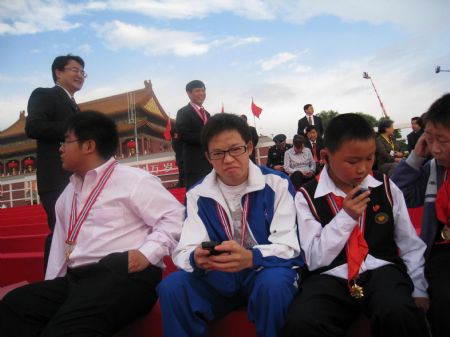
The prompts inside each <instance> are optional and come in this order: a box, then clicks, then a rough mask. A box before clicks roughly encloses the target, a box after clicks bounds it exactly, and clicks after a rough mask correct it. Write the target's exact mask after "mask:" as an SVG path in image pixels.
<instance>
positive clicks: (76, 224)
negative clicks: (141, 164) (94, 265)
mask: <svg viewBox="0 0 450 337" xmlns="http://www.w3.org/2000/svg"><path fill="white" fill-rule="evenodd" d="M117 164H118V163H117V161H113V162H112V163H111V164H110V165H109V166H108V167H107V168H106V170H105V172H104V173H103V175H102V176H101V177H100V179H99V181H98V182H97V184H96V185H95V186H94V188H93V189H92V191H91V193H90V194H89V197H88V198H87V200H86V203H85V204H84V206H83V208H82V209H81V211H80V213H79V214H78V215H77V201H76V196H75V192H74V193H73V198H72V210H71V212H70V222H69V231H68V233H67V239H66V243H67V244H68V245H74V244H75V243H76V241H77V237H78V233H79V232H80V229H81V226H82V225H83V223H84V221H85V220H86V218H87V216H88V214H89V211H90V210H91V208H92V206H93V205H94V203H95V201H96V200H97V197H98V196H99V195H100V193H101V191H102V190H103V188H104V187H105V185H106V183H107V181H108V179H109V177H111V174H112V173H113V171H114V169H115V167H116V165H117Z"/></svg>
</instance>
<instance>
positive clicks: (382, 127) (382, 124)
mask: <svg viewBox="0 0 450 337" xmlns="http://www.w3.org/2000/svg"><path fill="white" fill-rule="evenodd" d="M392 125H394V121H392V120H390V119H389V118H381V119H380V121H379V122H378V133H379V134H382V133H385V132H386V130H387V129H389V128H390V127H391V126H392Z"/></svg>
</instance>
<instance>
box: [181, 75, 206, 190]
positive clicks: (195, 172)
mask: <svg viewBox="0 0 450 337" xmlns="http://www.w3.org/2000/svg"><path fill="white" fill-rule="evenodd" d="M186 93H187V95H188V96H189V100H190V102H189V103H188V104H187V105H186V106H185V107H183V108H181V109H180V110H178V112H177V120H176V123H177V132H178V138H179V140H180V142H181V143H182V149H183V150H182V158H183V159H182V160H183V175H184V181H185V184H184V185H185V186H186V189H189V188H190V187H191V186H192V185H194V184H195V183H196V182H197V181H198V180H200V179H202V178H203V177H205V176H206V175H207V174H208V173H209V172H210V171H211V169H212V167H211V165H210V164H209V162H208V160H207V159H206V156H205V151H204V150H203V149H202V145H201V143H200V133H201V131H202V129H203V126H204V125H205V124H206V122H207V121H208V119H209V117H210V115H209V113H208V112H207V111H206V110H205V108H204V107H203V102H204V101H205V98H206V88H205V85H204V84H203V82H202V81H199V80H194V81H191V82H189V83H188V84H186Z"/></svg>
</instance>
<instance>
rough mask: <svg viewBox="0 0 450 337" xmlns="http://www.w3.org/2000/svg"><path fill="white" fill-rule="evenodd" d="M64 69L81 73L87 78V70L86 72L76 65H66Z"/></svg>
mask: <svg viewBox="0 0 450 337" xmlns="http://www.w3.org/2000/svg"><path fill="white" fill-rule="evenodd" d="M64 70H69V71H71V72H74V73H76V74H80V75H81V76H83V77H84V78H86V77H87V76H88V75H87V73H86V72H84V70H83V69H80V68H75V67H64Z"/></svg>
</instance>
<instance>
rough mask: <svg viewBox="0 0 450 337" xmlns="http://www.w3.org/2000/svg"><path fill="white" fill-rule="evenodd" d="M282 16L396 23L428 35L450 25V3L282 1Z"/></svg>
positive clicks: (294, 19) (302, 19)
mask: <svg viewBox="0 0 450 337" xmlns="http://www.w3.org/2000/svg"><path fill="white" fill-rule="evenodd" d="M277 12H278V13H279V16H282V17H285V18H287V19H288V20H289V21H291V22H300V23H302V22H306V21H307V20H309V19H311V18H314V17H317V16H322V15H332V16H336V17H339V18H341V19H342V20H344V21H347V22H358V21H365V22H369V23H371V24H375V25H377V24H383V23H393V24H395V25H399V26H401V27H404V28H406V29H408V30H410V31H415V32H424V31H433V30H435V29H442V27H445V26H448V24H449V22H448V13H450V2H449V1H448V0H434V1H423V0H398V1H391V0H378V1H373V2H368V1H360V0H344V1H329V0H315V1H294V0H288V1H280V2H278V4H277Z"/></svg>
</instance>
